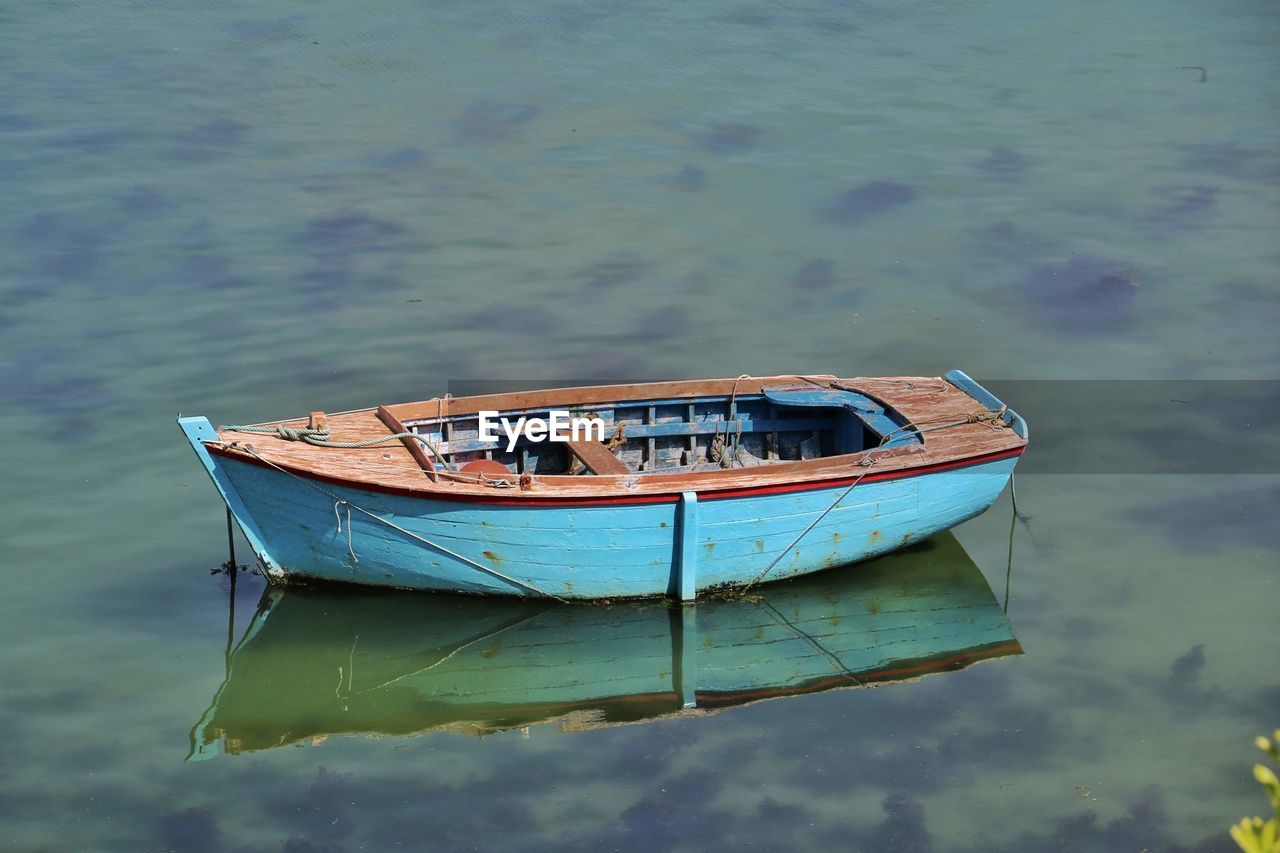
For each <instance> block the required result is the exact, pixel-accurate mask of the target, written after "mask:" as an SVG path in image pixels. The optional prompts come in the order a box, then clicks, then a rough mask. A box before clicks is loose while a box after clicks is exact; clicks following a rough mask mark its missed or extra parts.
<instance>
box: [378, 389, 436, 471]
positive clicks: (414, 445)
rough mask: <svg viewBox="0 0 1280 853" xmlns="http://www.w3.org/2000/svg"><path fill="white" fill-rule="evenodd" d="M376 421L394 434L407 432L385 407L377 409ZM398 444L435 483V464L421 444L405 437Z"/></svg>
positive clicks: (414, 439)
mask: <svg viewBox="0 0 1280 853" xmlns="http://www.w3.org/2000/svg"><path fill="white" fill-rule="evenodd" d="M378 420H380V421H382V422H383V423H384V424H386V425H387V429H389V430H391V432H392V433H394V434H399V433H405V432H408V430H407V429H405V426H404V424H402V423H401V422H400V419H399V418H397V417H396V416H395V415H393V414H391V411H390V410H389V409H388V408H387V407H386V406H379V407H378ZM400 443H401V444H403V445H404V447H405V449H406V450H408V451H409V455H410V456H412V457H413V461H414V462H417V463H418V465H419V466H420V467H421V468H422V470H423V471H425V472H426V473H427V476H428V477H429V478H430V479H431V481H432V482H435V481H436V479H437V478H436V466H435V462H434V461H432V459H431V455H430V454H429V453H427V449H426V448H425V447H423V446H422V442H420V441H418V440H417V439H416V438H410V437H409V436H407V435H406V436H402V437H401V439H400Z"/></svg>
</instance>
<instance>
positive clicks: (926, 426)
mask: <svg viewBox="0 0 1280 853" xmlns="http://www.w3.org/2000/svg"><path fill="white" fill-rule="evenodd" d="M1008 410H1009V407H1008V406H1001V407H1000V408H999V409H983V410H982V411H978V412H971V413H970V414H968V415H966V416H965V417H964V418H963V419H960V420H954V421H946V422H940V421H939V420H932V421H921V422H920V423H918V424H916V423H910V424H903V425H902V426H900V427H898V428H897V429H891V430H889V431H888V432H886V433H885V434H884V435H883V436H881V437H880V446H881V447H883V446H884V445H886V444H888V443H889V442H890V441H893V440H894V439H896V438H901V437H903V436H905V435H907V434H909V433H910V434H914V435H920V434H921V433H926V432H934V431H936V430H940V429H951V428H952V427H958V426H967V425H969V424H986V425H987V426H988V427H990V428H991V429H993V430H1001V429H1004V428H1005V427H1007V426H1008V424H1006V423H1005V422H1004V420H1003V418H1004V415H1005V412H1007V411H1008Z"/></svg>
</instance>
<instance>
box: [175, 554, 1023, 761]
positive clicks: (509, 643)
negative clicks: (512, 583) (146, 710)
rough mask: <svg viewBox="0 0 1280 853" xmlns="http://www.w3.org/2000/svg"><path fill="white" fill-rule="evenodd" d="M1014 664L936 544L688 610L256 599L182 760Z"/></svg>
mask: <svg viewBox="0 0 1280 853" xmlns="http://www.w3.org/2000/svg"><path fill="white" fill-rule="evenodd" d="M1021 653H1022V647H1021V646H1020V645H1019V643H1018V641H1017V639H1015V637H1014V635H1013V632H1012V629H1011V628H1010V626H1009V622H1008V620H1007V619H1006V618H1005V614H1004V612H1003V611H1002V610H1001V608H1000V605H999V604H998V603H997V602H996V599H995V596H994V595H993V594H992V591H991V587H990V586H989V585H988V583H987V581H986V579H985V578H984V577H983V575H982V572H981V571H980V570H979V569H978V567H977V566H976V565H974V563H973V560H971V559H970V558H969V555H968V554H966V553H965V551H964V549H963V548H962V547H961V546H960V544H959V543H958V542H957V541H956V540H955V537H954V536H952V535H951V534H949V533H943V534H940V535H938V536H935V537H932V538H930V539H929V540H927V541H925V542H922V543H919V544H917V545H916V546H914V547H912V548H909V549H907V550H905V551H903V552H901V553H897V554H893V555H889V556H886V557H883V558H881V559H879V560H876V561H874V562H871V563H868V564H866V565H864V566H858V567H849V568H846V569H841V570H836V571H832V572H826V573H823V574H821V575H815V576H812V577H806V578H801V579H798V580H795V581H793V582H790V583H782V584H773V585H771V586H769V587H767V588H762V589H761V590H760V591H759V594H753V595H750V596H747V597H745V598H740V599H732V600H718V599H716V598H710V599H707V600H704V601H700V602H698V603H697V604H696V605H691V606H685V607H678V606H677V607H672V608H668V607H664V606H662V605H660V604H658V603H656V602H652V601H648V602H626V603H622V604H617V605H614V606H611V607H601V606H592V605H585V604H575V603H570V604H562V603H560V602H556V601H551V600H549V599H523V600H511V599H498V598H489V599H483V598H470V599H458V598H445V597H443V596H430V595H391V594H387V593H379V592H377V591H374V590H368V591H355V592H353V591H336V590H335V589H333V588H326V589H319V590H297V591H296V590H285V589H279V588H271V587H269V588H268V589H267V591H266V592H265V593H264V594H263V598H262V601H261V602H260V603H259V605H258V611H257V613H255V614H254V616H253V619H252V620H251V621H250V624H249V626H248V627H247V628H246V629H245V631H244V635H243V637H242V638H241V639H240V641H239V642H238V643H237V644H236V646H235V648H234V650H233V651H232V652H231V654H229V655H228V663H227V674H226V679H225V680H224V682H223V684H222V686H221V687H220V688H219V689H218V692H217V695H216V696H215V698H214V700H213V702H212V703H211V704H210V706H209V708H208V710H207V711H206V712H205V713H204V715H203V716H202V718H201V719H200V721H199V723H197V724H196V726H195V727H194V728H193V730H192V733H191V739H192V751H191V758H194V759H201V758H209V757H212V756H214V755H216V754H218V752H219V751H226V752H230V753H242V752H253V751H256V750H262V749H273V748H276V747H281V746H287V745H291V744H297V743H306V742H312V743H316V742H319V741H322V740H323V739H325V738H326V737H328V736H331V735H350V734H372V735H391V736H404V735H414V734H420V733H425V732H454V733H460V734H470V735H485V734H489V733H493V732H500V731H504V730H508V729H514V728H519V727H524V726H530V725H536V724H540V723H550V722H554V723H557V724H558V725H559V726H560V728H561V729H563V730H568V731H578V730H585V729H594V728H598V727H601V726H610V725H619V724H623V723H639V722H645V721H648V720H653V719H659V718H665V717H671V716H688V715H702V714H706V713H711V712H716V711H720V710H723V709H727V708H732V707H736V706H741V705H746V704H750V703H753V702H757V701H760V700H764V699H776V698H782V697H789V696H800V695H806V694H812V693H819V692H824V691H829V690H837V689H842V688H857V687H871V686H877V685H883V684H888V683H894V682H902V681H913V680H915V679H918V678H920V677H923V676H926V675H930V674H933V673H940V672H947V671H951V670H957V669H963V668H965V667H967V666H970V665H972V664H974V663H976V662H979V661H984V660H990V659H992V658H999V657H1005V656H1008V655H1018V654H1021Z"/></svg>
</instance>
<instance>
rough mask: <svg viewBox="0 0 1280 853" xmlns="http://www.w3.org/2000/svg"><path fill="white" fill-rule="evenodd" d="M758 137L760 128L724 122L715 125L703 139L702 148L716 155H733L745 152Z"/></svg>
mask: <svg viewBox="0 0 1280 853" xmlns="http://www.w3.org/2000/svg"><path fill="white" fill-rule="evenodd" d="M759 135H760V128H758V127H754V126H752V125H749V124H738V123H736V122H724V123H721V124H717V125H716V126H715V127H713V128H711V130H710V131H709V132H708V133H707V134H706V136H705V137H703V140H702V147H703V148H705V149H707V150H708V151H714V152H715V153H717V154H734V153H737V152H739V151H746V150H747V149H748V148H750V147H751V146H752V145H753V144H754V143H755V140H756V137H757V136H759Z"/></svg>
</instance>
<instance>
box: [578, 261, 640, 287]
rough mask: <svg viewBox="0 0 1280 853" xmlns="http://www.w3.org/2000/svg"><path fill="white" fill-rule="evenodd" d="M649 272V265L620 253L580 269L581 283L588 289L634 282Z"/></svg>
mask: <svg viewBox="0 0 1280 853" xmlns="http://www.w3.org/2000/svg"><path fill="white" fill-rule="evenodd" d="M649 272H650V265H649V264H648V263H647V262H646V261H643V260H641V259H639V258H634V257H630V256H626V255H621V256H618V257H614V258H607V259H605V260H602V261H599V262H597V263H594V264H592V265H591V266H589V267H587V268H586V269H585V270H583V271H582V281H583V284H585V285H586V287H587V288H588V289H590V290H609V289H612V288H615V287H620V286H622V285H625V284H634V283H636V282H637V281H640V280H641V279H643V278H644V277H645V276H646V275H648V274H649Z"/></svg>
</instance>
